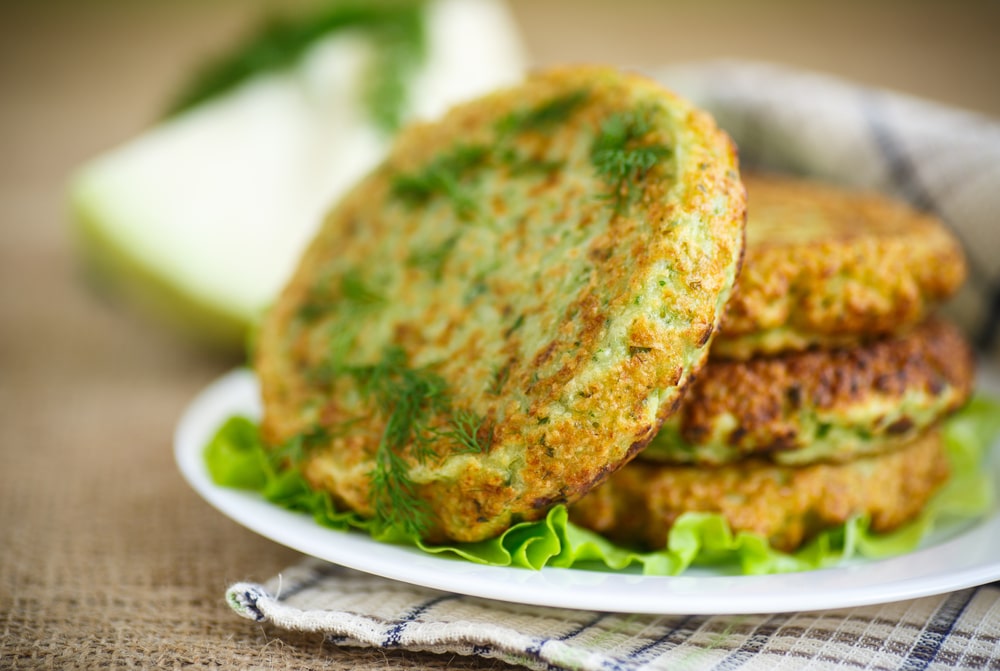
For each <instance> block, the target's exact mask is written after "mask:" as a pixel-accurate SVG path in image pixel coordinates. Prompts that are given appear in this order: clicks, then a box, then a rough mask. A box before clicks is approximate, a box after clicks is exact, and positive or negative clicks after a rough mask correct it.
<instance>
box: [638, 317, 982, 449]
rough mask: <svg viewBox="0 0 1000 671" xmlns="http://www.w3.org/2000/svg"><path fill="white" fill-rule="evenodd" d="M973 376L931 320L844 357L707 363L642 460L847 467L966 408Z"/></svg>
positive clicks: (955, 344) (946, 333)
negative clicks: (747, 460)
mask: <svg viewBox="0 0 1000 671" xmlns="http://www.w3.org/2000/svg"><path fill="white" fill-rule="evenodd" d="M973 376H974V367H973V361H972V352H971V351H970V349H969V346H968V345H967V344H966V342H965V340H964V338H963V337H962V334H961V333H960V332H959V331H958V329H957V328H955V327H954V326H951V325H950V324H947V323H945V322H943V321H939V320H931V321H928V322H926V323H924V324H922V325H920V326H918V327H917V328H916V329H914V330H913V331H911V332H910V333H908V334H906V335H903V336H899V337H893V338H884V339H882V340H878V341H875V342H871V343H868V344H865V345H856V346H854V347H851V348H844V349H837V350H817V351H809V352H795V353H791V354H785V355H780V356H773V357H757V358H755V359H751V360H749V361H714V360H713V361H710V362H709V363H708V365H706V366H705V368H704V369H702V372H701V373H700V375H699V377H698V380H697V381H696V382H695V383H694V384H693V385H692V386H691V388H690V390H689V391H688V392H687V393H686V395H685V397H684V401H683V404H682V406H681V408H680V410H679V411H678V412H677V413H676V414H675V415H674V416H673V417H671V418H670V419H669V420H667V422H666V423H665V424H664V427H663V429H662V430H661V431H660V433H659V434H658V435H657V437H656V438H654V439H653V441H652V442H651V443H650V445H649V447H647V448H646V450H644V451H643V452H642V454H641V458H643V459H652V460H659V461H667V462H673V463H703V464H721V463H727V462H731V461H735V460H737V459H740V458H742V457H745V456H748V455H754V456H759V457H763V458H767V459H771V460H773V461H776V462H779V463H783V464H804V463H812V462H816V461H845V460H848V459H853V458H854V457H855V456H857V455H859V454H869V453H874V452H879V451H883V450H885V449H888V448H891V447H892V446H894V445H898V444H899V443H900V442H903V441H906V440H910V439H912V438H913V437H914V436H916V435H917V434H919V433H920V432H922V431H923V430H924V429H926V428H927V427H929V426H931V425H932V424H934V423H936V422H937V421H938V420H940V419H941V418H942V417H943V416H945V415H946V414H947V413H949V412H951V411H953V410H955V409H957V408H958V407H959V406H961V405H962V404H963V403H965V401H966V399H968V397H969V393H970V391H971V388H972V382H973Z"/></svg>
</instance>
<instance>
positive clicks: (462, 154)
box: [392, 144, 489, 220]
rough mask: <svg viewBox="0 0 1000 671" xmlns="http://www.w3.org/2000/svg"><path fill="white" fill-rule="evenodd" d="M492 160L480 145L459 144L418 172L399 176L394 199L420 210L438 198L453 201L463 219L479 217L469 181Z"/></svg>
mask: <svg viewBox="0 0 1000 671" xmlns="http://www.w3.org/2000/svg"><path fill="white" fill-rule="evenodd" d="M488 160H489V149H488V148H487V147H484V146H481V145H464V144H460V145H456V146H455V147H453V148H452V149H451V150H450V151H448V152H447V153H444V154H441V155H440V156H438V157H437V158H435V159H434V160H432V161H431V162H430V163H428V164H427V165H426V166H424V167H423V169H421V170H419V171H417V172H411V173H404V174H400V175H396V177H395V178H394V179H393V183H392V195H393V197H395V198H397V199H399V200H401V201H402V202H403V203H405V204H407V205H409V206H411V207H418V206H423V205H426V204H427V203H428V202H430V200H431V199H432V198H434V197H436V196H443V197H445V198H447V199H448V200H449V201H451V204H452V206H453V207H454V208H455V213H456V214H457V215H458V216H459V218H460V219H463V220H468V219H471V218H472V217H473V216H474V215H475V214H476V209H477V208H476V199H475V197H474V195H473V194H472V193H470V186H471V185H470V184H469V182H470V178H471V177H472V176H473V175H474V174H475V172H476V171H477V170H478V169H479V168H481V167H482V166H484V165H485V164H486V163H487V162H488Z"/></svg>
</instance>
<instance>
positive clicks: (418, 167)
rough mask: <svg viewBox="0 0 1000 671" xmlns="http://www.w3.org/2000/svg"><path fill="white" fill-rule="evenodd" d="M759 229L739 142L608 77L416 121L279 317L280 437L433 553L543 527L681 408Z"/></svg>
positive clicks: (287, 296)
mask: <svg viewBox="0 0 1000 671" xmlns="http://www.w3.org/2000/svg"><path fill="white" fill-rule="evenodd" d="M744 221H745V193H744V190H743V187H742V185H741V182H740V180H739V176H738V173H737V165H736V154H735V150H734V147H733V145H732V143H731V141H730V140H729V139H728V137H727V136H725V134H723V133H722V132H721V131H720V130H718V128H717V127H716V126H715V124H714V122H713V121H712V120H711V119H710V118H709V117H708V116H707V115H705V114H703V113H702V112H700V111H698V110H696V109H694V108H693V107H691V106H690V105H689V104H688V103H686V102H684V101H682V100H680V99H678V98H676V97H674V96H673V95H672V94H670V93H668V92H667V91H664V90H663V89H661V88H660V87H659V86H658V85H656V84H655V83H653V82H651V81H649V80H646V79H643V78H639V77H636V76H630V75H624V74H622V73H619V72H616V71H613V70H610V69H603V68H567V69H562V70H555V71H551V72H548V73H542V74H539V75H536V76H534V77H532V78H530V79H528V80H527V81H526V82H525V83H524V84H523V85H521V86H519V87H515V88H513V89H511V90H507V91H503V92H499V93H496V94H493V95H490V96H487V97H485V98H483V99H480V100H477V101H473V102H470V103H468V104H465V105H463V106H460V107H458V108H456V109H454V110H452V111H451V112H450V113H448V114H447V115H446V117H445V118H444V119H443V120H441V121H440V122H436V123H430V124H424V125H418V126H414V127H411V128H409V129H407V130H404V131H403V132H402V133H401V135H400V136H399V138H398V140H397V142H396V144H395V146H394V148H393V149H392V150H391V152H390V154H389V156H388V158H387V159H386V161H385V162H384V163H383V164H382V165H381V166H380V167H379V168H377V169H376V170H375V171H374V172H373V173H372V174H371V175H369V177H367V178H366V179H365V180H363V181H362V182H361V183H360V184H359V185H358V186H357V187H356V188H355V189H353V190H352V191H351V192H350V193H349V194H348V195H347V196H346V197H345V199H344V200H342V201H341V202H340V203H339V204H338V205H337V206H336V207H335V208H334V209H333V210H332V212H331V213H330V214H329V216H328V218H327V219H326V221H325V223H324V225H323V227H322V229H321V231H320V233H319V234H318V236H317V238H316V239H315V240H314V241H313V243H312V245H311V246H310V248H309V249H308V251H307V253H306V255H305V257H304V259H303V261H302V263H301V265H300V267H299V268H298V270H297V271H296V273H295V275H294V277H293V278H292V280H291V282H290V284H289V285H288V286H287V287H286V288H285V290H284V292H283V293H282V295H281V296H280V298H279V300H278V302H277V303H276V305H275V306H274V308H273V309H272V310H271V311H270V313H269V314H268V315H267V317H266V319H265V321H264V323H263V325H262V328H261V331H260V334H259V339H258V346H257V355H256V367H257V370H258V373H259V377H260V380H261V386H262V394H263V400H264V419H263V423H262V429H263V434H264V436H265V439H266V440H267V441H268V443H269V444H271V445H272V446H274V447H275V448H281V449H284V450H286V453H288V454H289V455H291V457H290V458H292V459H293V460H294V461H296V463H297V466H298V467H299V468H301V469H302V472H303V473H304V475H305V477H306V478H307V479H308V480H309V481H310V483H311V484H312V485H313V486H315V487H317V488H322V489H326V490H328V491H330V492H331V493H332V494H333V496H334V499H335V501H336V502H337V503H338V504H340V505H346V506H348V507H349V508H351V509H353V510H355V511H357V512H358V513H360V514H361V515H364V516H367V517H374V518H376V519H378V520H381V521H383V522H386V523H389V524H391V525H392V526H393V527H395V528H397V529H402V530H403V531H404V532H407V533H411V534H417V535H420V536H421V537H423V538H424V539H426V540H429V541H443V540H446V539H447V540H456V541H477V540H480V539H484V538H489V537H492V536H495V535H496V534H499V533H500V532H502V531H503V530H505V529H506V528H507V527H509V526H510V525H511V524H512V523H514V522H516V521H519V520H531V519H538V518H540V517H542V516H544V515H545V513H546V511H547V510H548V509H549V508H551V507H552V506H553V505H556V504H557V503H563V502H572V501H575V500H577V499H578V498H579V497H581V496H583V495H584V494H585V493H586V492H587V491H589V490H590V489H591V488H592V487H594V486H595V485H596V484H597V483H599V482H601V481H602V480H604V479H605V478H606V477H607V475H608V474H610V473H611V472H613V471H614V470H615V469H617V468H618V467H619V466H620V465H621V464H623V463H624V462H625V461H627V460H628V459H629V458H631V457H632V456H633V455H634V454H635V453H636V452H637V451H638V450H640V449H641V448H642V447H644V446H645V445H646V443H647V442H648V441H649V440H650V439H651V438H652V437H653V435H654V434H655V433H656V431H657V430H658V428H659V426H660V424H661V423H662V421H663V419H664V418H665V417H666V416H667V415H668V414H669V413H670V412H671V411H672V410H673V409H674V408H675V406H676V403H677V402H678V399H679V398H680V393H681V390H682V389H683V388H684V387H685V386H686V385H687V383H688V380H689V379H690V377H691V375H692V373H693V372H694V371H696V370H697V369H698V368H699V367H700V365H701V364H702V362H703V361H704V359H705V358H706V356H707V348H708V346H709V343H710V341H711V338H712V335H713V332H714V331H715V329H716V327H717V325H718V321H719V319H720V317H721V313H722V309H723V306H724V305H725V302H726V300H727V299H728V297H729V294H730V291H731V287H732V285H733V282H734V278H735V276H736V273H737V271H738V267H739V262H740V258H741V254H742V247H743V225H744Z"/></svg>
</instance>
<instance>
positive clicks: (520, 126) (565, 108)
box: [497, 89, 590, 135]
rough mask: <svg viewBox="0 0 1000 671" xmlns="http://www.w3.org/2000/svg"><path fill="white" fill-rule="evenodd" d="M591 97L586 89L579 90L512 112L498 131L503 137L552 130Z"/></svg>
mask: <svg viewBox="0 0 1000 671" xmlns="http://www.w3.org/2000/svg"><path fill="white" fill-rule="evenodd" d="M589 96H590V92H589V91H587V90H586V89H578V90H576V91H570V92H569V93H566V94H565V95H561V96H556V97H555V98H552V99H551V100H547V101H545V102H543V103H541V104H539V105H536V106H535V107H531V108H528V109H525V110H518V111H515V112H511V113H510V114H508V115H507V116H505V117H504V118H503V119H501V120H500V122H499V123H497V130H498V131H499V132H500V133H501V134H502V135H510V134H516V133H526V132H531V131H537V132H541V131H547V130H550V129H552V128H554V127H555V126H558V125H559V124H561V123H563V122H565V121H566V120H567V119H569V118H570V117H571V116H572V115H573V113H574V112H576V111H577V110H578V109H579V108H580V107H581V106H582V105H583V104H584V103H585V102H586V101H587V98H588V97H589Z"/></svg>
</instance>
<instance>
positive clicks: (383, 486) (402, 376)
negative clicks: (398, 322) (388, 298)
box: [341, 346, 450, 536]
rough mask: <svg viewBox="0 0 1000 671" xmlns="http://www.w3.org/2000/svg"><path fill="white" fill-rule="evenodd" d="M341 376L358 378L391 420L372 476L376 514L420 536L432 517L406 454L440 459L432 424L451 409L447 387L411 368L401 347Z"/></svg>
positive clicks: (434, 376)
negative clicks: (430, 424)
mask: <svg viewBox="0 0 1000 671" xmlns="http://www.w3.org/2000/svg"><path fill="white" fill-rule="evenodd" d="M341 372H342V373H343V374H345V375H348V376H350V377H351V378H353V379H354V381H355V384H357V386H358V390H359V392H360V393H361V395H362V397H363V398H365V399H367V400H369V401H372V402H374V404H375V406H376V407H377V409H378V412H379V413H380V414H381V415H382V417H384V418H385V428H384V429H383V432H382V436H381V437H380V439H379V443H378V447H377V450H376V452H375V467H374V468H373V469H372V472H371V474H370V477H371V482H372V504H373V506H374V508H375V515H376V517H377V518H378V519H380V520H383V521H386V522H388V523H389V524H392V525H394V526H397V527H398V528H400V529H401V530H403V531H404V532H405V533H407V534H408V535H413V536H420V535H422V533H423V532H424V531H425V530H426V529H427V525H428V523H429V512H428V510H427V505H426V503H425V502H424V501H422V500H421V499H420V498H419V496H418V495H417V487H416V485H415V484H414V483H413V481H412V480H411V479H410V475H409V467H408V465H407V461H406V458H405V455H406V454H407V453H409V454H410V455H412V456H413V458H415V459H416V460H417V463H421V464H423V463H425V462H426V461H427V460H428V459H430V458H431V457H433V456H434V450H433V446H432V440H433V439H434V437H435V436H434V433H433V431H431V429H430V426H429V423H430V421H431V420H432V419H433V418H434V417H435V416H436V415H439V414H441V413H443V412H446V411H448V409H449V408H450V400H449V398H448V394H447V384H446V383H445V381H444V380H443V379H442V378H441V377H440V376H439V375H437V374H436V373H434V372H433V371H431V370H430V369H428V368H410V367H409V364H408V361H407V356H406V352H404V351H403V349H402V348H401V347H397V346H389V347H387V348H386V349H385V350H384V351H383V353H382V358H381V359H380V360H379V361H378V362H376V363H374V364H370V365H364V366H344V367H343V368H342V371H341Z"/></svg>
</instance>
